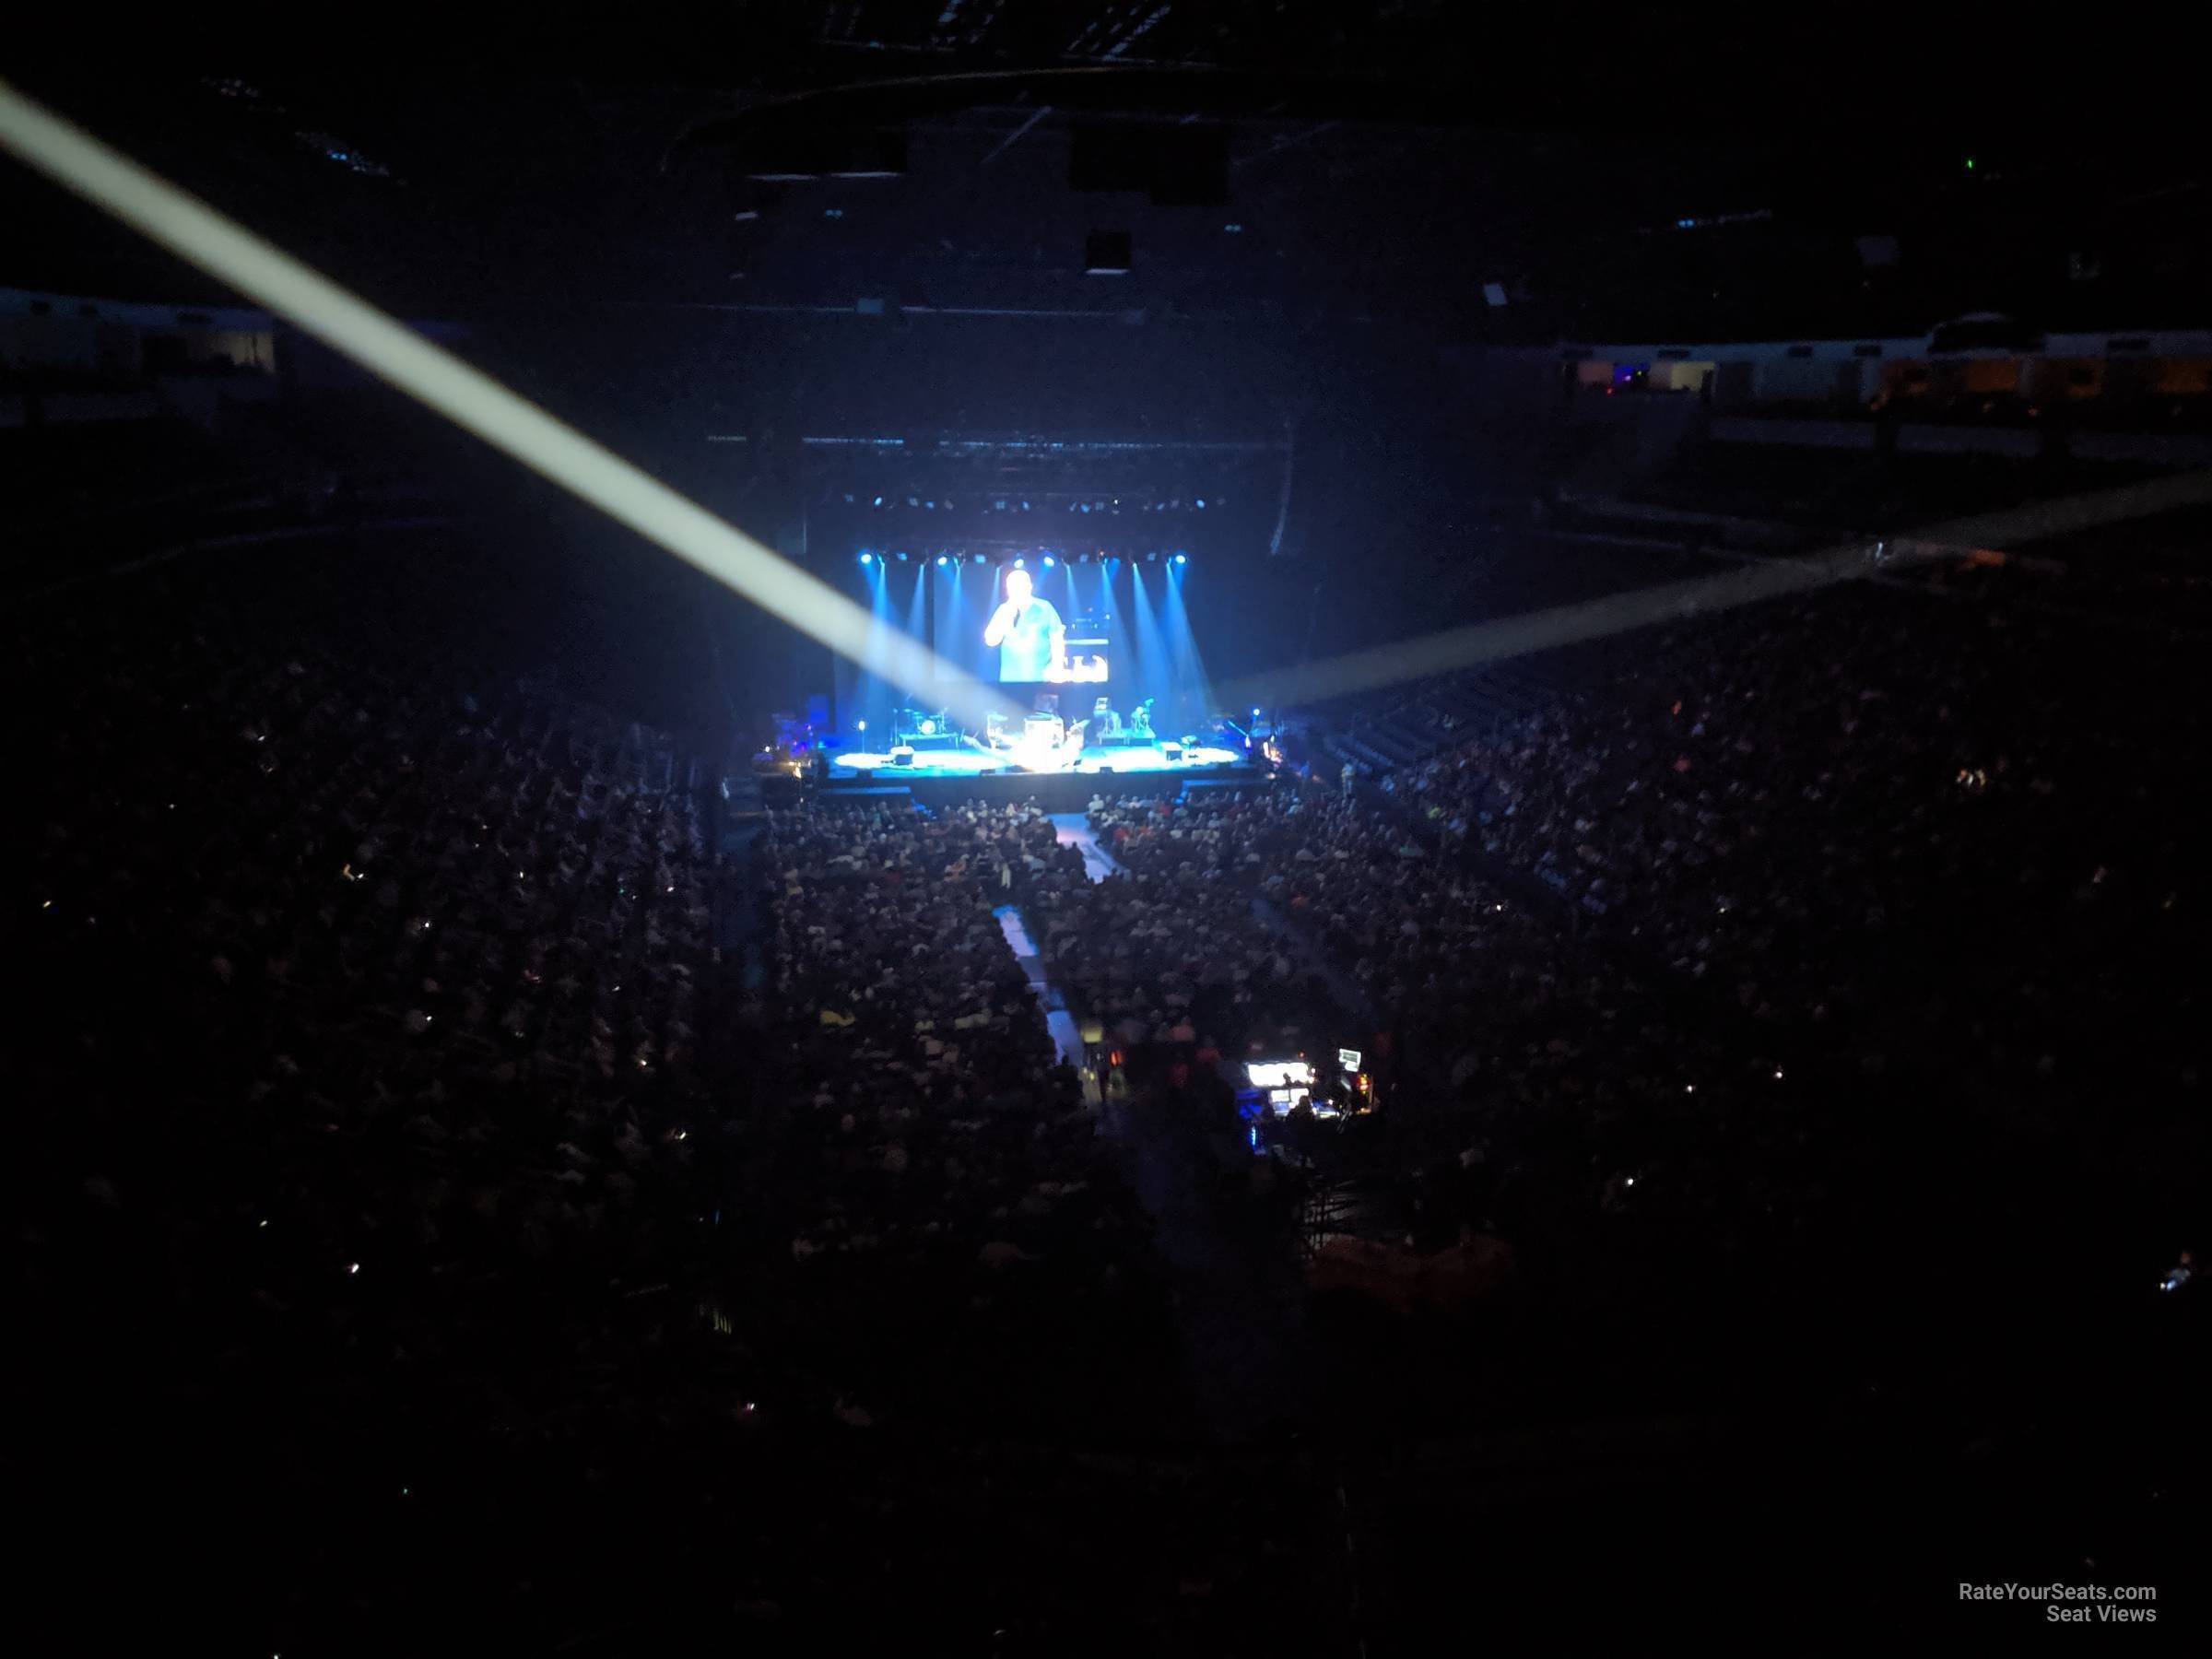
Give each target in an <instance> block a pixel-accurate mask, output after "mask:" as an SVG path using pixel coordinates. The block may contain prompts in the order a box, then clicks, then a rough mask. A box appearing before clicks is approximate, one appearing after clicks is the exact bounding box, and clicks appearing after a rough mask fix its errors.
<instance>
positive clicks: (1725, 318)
mask: <svg viewBox="0 0 2212 1659" xmlns="http://www.w3.org/2000/svg"><path fill="white" fill-rule="evenodd" d="M1885 29H1889V30H1890V31H1889V32H1886V33H1885V32H1882V31H1883V30H1885ZM1966 44H1967V51H1966V55H1965V56H1964V57H1961V56H1960V55H1959V42H1958V41H1951V40H1938V39H1936V38H1935V37H1934V36H1932V35H1930V34H1928V33H1927V31H1926V30H1925V29H1920V30H1918V31H1917V32H1915V31H1904V32H1897V31H1895V30H1894V29H1891V26H1890V25H1888V23H1887V22H1886V21H1885V19H1884V18H1882V17H1881V16H1880V15H1879V14H1876V13H1869V12H1868V11H1867V10H1866V9H1865V8H1861V7H1842V6H1806V7H1798V8H1795V9H1794V10H1793V11H1791V12H1790V14H1789V16H1788V17H1787V18H1776V19H1772V20H1764V19H1759V18H1754V19H1751V20H1749V21H1747V22H1744V23H1740V24H1735V25H1732V27H1731V29H1729V30H1728V31H1727V33H1726V34H1725V35H1721V34H1718V33H1716V32H1715V31H1714V29H1712V27H1711V25H1710V24H1702V25H1701V24H1700V23H1699V22H1697V20H1696V18H1694V16H1693V15H1692V14H1691V13H1689V12H1688V11H1685V10H1668V9H1665V8H1660V9H1655V10H1654V9H1646V10H1645V11H1643V12H1641V13H1639V14H1638V15H1637V16H1636V17H1635V18H1630V19H1629V20H1626V21H1616V20H1610V19H1608V20H1607V21H1606V24H1605V27H1604V29H1603V30H1602V32H1601V33H1600V34H1598V35H1597V36H1595V37H1593V35H1592V32H1591V29H1590V28H1589V25H1588V20H1587V19H1584V18H1573V17H1569V18H1559V17H1552V16H1549V15H1546V16H1544V17H1537V18H1501V17H1500V16H1498V15H1496V13H1495V12H1493V11H1491V10H1489V9H1488V8H1485V10H1484V13H1483V15H1482V16H1481V17H1480V18H1478V19H1477V18H1471V17H1470V8H1467V7H1465V6H1454V5H1448V4H1445V3H1444V0H1397V3H1394V4H1392V3H1385V0H1371V3H1369V4H1364V5H1349V6H1347V5H1343V4H1335V5H1324V4H1320V3H1319V0H1226V3H1222V4H1212V5H1198V4H1180V3H1177V0H842V3H840V4H818V3H785V4H774V3H770V0H752V3H741V4H737V5H734V6H726V7H724V8H722V10H721V11H720V12H718V13H717V14H715V15H714V16H713V18H712V19H711V20H708V21H705V22H701V21H699V20H697V19H687V20H686V21H685V22H684V23H683V24H682V25H681V26H680V28H679V27H677V26H674V25H665V26H656V25H655V24H654V23H653V22H652V21H651V20H647V21H645V22H643V23H641V24H640V25H639V26H638V28H637V29H636V31H635V36H634V38H632V39H629V40H628V41H626V42H625V45H624V49H623V50H620V51H618V52H616V53H612V54H611V55H608V56H603V57H602V59H601V60H600V61H599V62H597V63H594V65H592V67H591V72H590V73H587V74H584V75H582V76H579V75H576V74H572V73H563V74H542V73H525V72H521V71H516V72H513V73H507V72H486V71H484V70H483V69H481V68H469V67H459V66H454V65H455V64H457V63H458V60H457V59H456V60H453V62H452V63H449V64H448V65H446V66H433V67H423V66H420V65H418V66H416V67H414V68H412V69H410V70H409V71H408V72H406V73H405V74H398V75H394V73H392V72H391V71H390V69H389V68H388V66H386V65H375V66H374V67H367V66H359V67H356V66H349V65H336V66H334V65H331V64H330V63H329V61H328V60H327V59H324V61H323V62H322V63H320V64H318V65H316V66H314V67H312V68H311V69H302V68H300V67H298V66H296V65H281V64H277V65H272V64H270V63H267V62H261V61H254V58H253V54H252V53H242V54H240V55H239V56H238V57H237V58H236V59H235V60H234V61H225V62H212V61H211V62H209V63H207V64H205V65H190V66H185V67H168V68H161V69H144V70H137V71H124V72H103V73H101V74H100V75H99V76H93V75H92V74H90V73H89V72H88V71H86V70H85V69H83V68H82V67H81V66H76V65H73V66H66V67H58V68H56V69H55V70H54V71H53V72H52V73H41V72H39V71H37V70H35V69H34V70H32V71H29V72H25V71H18V72H17V73H18V75H19V76H20V77H21V78H22V80H23V81H24V83H25V84H26V85H27V86H28V87H29V89H31V90H32V91H34V92H37V93H39V94H41V95H42V96H44V97H47V98H49V99H50V100H53V102H54V103H56V104H57V105H58V106H59V107H60V108H62V109H63V110H64V111H65V112H69V113H71V114H73V115H75V116H76V117H77V118H78V119H80V120H82V121H84V122H85V123H86V124H88V125H90V126H92V127H94V128H95V129H96V130H98V131H100V133H101V134H102V135H105V136H108V137H110V138H112V139H113V140H115V141H117V142H119V143H121V144H123V145H124V147H128V148H130V149H131V150H132V151H133V152H134V153H135V154H138V155H140V156H142V157H143V158H144V159H147V161H148V162H150V163H151V164H152V165H154V166H156V167H157V168H159V169H160V170H162V171H166V172H168V173H170V174H171V176H173V177H175V178H177V179H178V180H179V181H180V182H183V183H185V184H186V185H187V186H188V187H190V188H192V189H194V190H195V191H197V192H199V193H201V194H205V195H206V196H207V197H208V198H209V199H211V200H213V201H214V202H216V203H217V205H218V206H223V207H226V208H227V209H229V210H230V211H232V212H235V213H237V214H238V215H239V216H240V217H241V218H244V219H246V220H247V221H248V222H249V223H253V224H254V225H256V226H258V227H260V228H262V229H266V230H268V231H269V232H271V233H272V234H275V235H277V237H279V238H280V239H282V240H285V241H288V243H289V244H290V245H293V246H295V247H297V248H299V249H300V252H302V253H304V254H306V255H307V256H308V257H309V258H311V259H312V260H314V261H316V262H317V263H319V264H322V265H325V266H326V267H328V268H330V269H332V270H334V271H335V272H338V273H340V274H342V275H344V276H346V277H347V279H348V280H350V281H353V282H355V283H357V284H358V285H359V286H360V287H361V288H363V289H364V290H365V291H367V292H368V293H369V294H370V295H371V297H373V298H377V299H380V300H383V301H385V302H387V303H389V304H392V305H394V306H396V307H398V308H400V309H403V310H406V311H410V312H434V313H439V314H458V315H461V316H464V317H467V316H471V315H483V314H486V313H487V312H491V311H494V310H498V311H505V312H518V311H528V310H530V309H532V308H549V309H551V310H553V311H556V312H558V311H559V309H560V308H563V307H573V306H577V305H608V306H618V305H633V306H663V307H723V306H727V307H741V308H757V309H762V310H775V309H793V310H802V311H803V310H806V309H809V308H816V309H821V310H826V311H842V312H855V311H857V312H862V313H863V314H878V315H897V314H898V313H900V312H928V311H933V310H940V311H961V310H966V311H976V312H990V311H994V310H1009V311H1019V310H1033V311H1047V312H1050V311H1063V310H1072V311H1078V312H1082V311H1090V312H1112V313H1117V314H1124V315H1130V316H1145V317H1206V316H1210V317H1219V318H1223V319H1226V320H1238V319H1244V320H1263V321H1288V322H1291V323H1295V324H1300V325H1312V324H1317V323H1318V324H1339V323H1356V322H1362V321H1364V322H1368V323H1376V322H1382V321H1387V322H1391V323H1395V324H1412V325H1414V326H1418V327H1424V328H1429V329H1432V330H1434V331H1436V332H1438V333H1439V334H1440V335H1441V337H1444V338H1447V339H1451V340H1465V341H1477V342H1478V341H1482V340H1489V339H1504V340H1526V341H1536V340H1549V339H1553V338H1558V337H1561V336H1569V337H1573V336H1584V337H1587V336H1591V335H1605V334H1607V333H1614V334H1632V335H1677V336H1697V337H1714V336H1716V335H1724V334H1729V333H1735V334H1741V333H1745V332H1749V333H1757V334H1773V333H1785V334H1786V333H1809V332H1830V331H1833V332H1854V331H1861V330H1873V329H1877V328H1879V329H1884V330H1888V329H1894V328H1909V327H1912V326H1915V325H1918V326H1925V325H1926V324H1929V323H1932V322H1935V321H1939V320H1941V318H1942V317H1943V316H1945V315H1947V314H1956V313H1957V312H1961V311H1966V310H1987V309H1998V310H2005V309H2013V310H2021V311H2034V312H2039V321H2044V322H2048V323H2051V324H2058V323H2063V322H2064V321H2065V320H2066V319H2065V316H2062V315H2060V314H2057V312H2056V311H2055V310H2054V309H2053V308H2065V307H2069V306H2070V307H2074V308H2077V309H2082V308H2087V309H2088V310H2091V311H2094V312H2097V313H2098V314H2097V316H2096V318H2095V321H2096V323H2097V324H2099V325H2101V324H2107V323H2112V324H2114V325H2117V324H2118V322H2119V321H2120V320H2122V313H2124V321H2125V322H2126V324H2127V325H2129V326H2148V325H2155V324H2161V323H2171V322H2184V321H2195V320H2200V319H2195V318H2193V317H2183V316H2180V315H2175V314H2171V313H2174V312H2177V311H2182V310H2187V309H2189V308H2190V307H2191V306H2192V305H2193V304H2194V299H2193V297H2194V295H2196V294H2199V293H2201V292H2203V291H2205V286H2204V281H2203V278H2204V277H2205V276H2206V275H2207V273H2206V272H2205V271H2204V269H2203V266H2204V264H2205V261H2206V252H2205V250H2206V243H2207V240H2208V239H2207V237H2206V228H2207V227H2206V218H2207V206H2208V198H2207V194H2206V190H2205V188H2204V182H2203V168H2202V165H2201V163H2202V161H2203V157H2202V155H2201V145H2198V144H2194V143H2187V144H2172V143H2169V142H2167V141H2166V138H2165V137H2164V136H2163V135H2162V130H2161V129H2160V128H2159V125H2158V124H2157V122H2156V119H2155V117H2156V110H2157V100H2147V103H2148V104H2149V105H2150V108H2149V109H2148V110H2147V111H2138V112H2136V113H2137V114H2138V115H2139V116H2144V117H2146V118H2147V122H2138V123H2137V124H2135V125H2131V126H2128V127H2126V128H2125V129H2124V130H2123V129H2121V128H2119V127H2117V126H2114V125H2112V124H2110V123H2105V124H2100V125H2097V126H2095V127H2093V128H2091V129H2089V130H2084V128H2083V127H2082V125H2081V124H2080V123H2079V122H2073V123H2069V122H2067V121H2065V120H2056V119H2053V117H2052V108H2051V105H2050V103H2049V100H2046V99H2043V98H2041V96H2040V95H2038V96H2030V93H2031V92H2032V89H2033V88H2034V87H2035V86H2036V85H2037V84H2038V83H2037V80H2036V78H2035V73H2036V72H2035V70H2034V69H2033V68H2032V67H2031V65H2042V66H2043V68H2044V70H2045V72H2047V68H2048V54H2047V53H2045V52H2044V50H2043V48H2042V45H2041V44H2040V43H2038V42H2036V41H2031V40H2028V39H2025V38H2013V39H2007V40H2005V41H1967V43H1966ZM1954 82H1957V83H1959V85H1961V86H1962V87H1964V88H1966V90H1967V93H1968V95H1964V96H1949V95H1944V96H1936V95H1934V94H1932V93H1931V92H1930V91H1929V88H1943V87H1946V86H1948V85H1951V84H1952V83H1954ZM1973 85H1986V86H1994V87H2000V88H2003V87H2010V88H2016V89H2017V94H2018V95H2007V96H2004V97H1996V98H1990V97H1978V96H1973V95H1971V86H1973ZM1148 157H1149V158H1151V159H1150V160H1147V158H1148ZM1163 157H1164V158H1165V160H1164V162H1163V161H1161V160H1160V158H1163ZM1148 167H1150V168H1151V169H1152V175H1157V174H1159V172H1160V171H1163V169H1164V171H1166V172H1168V173H1170V174H1177V175H1180V176H1183V177H1185V178H1186V180H1187V179H1190V178H1195V179H1196V180H1197V181H1198V182H1197V183H1196V185H1195V186H1194V187H1190V188H1185V189H1183V190H1182V191H1181V192H1180V193H1178V192H1177V191H1174V190H1169V191H1165V192H1163V191H1162V190H1160V189H1159V188H1157V187H1156V185H1155V184H1154V183H1153V182H1148V179H1149V178H1150V177H1151V176H1152V175H1148V174H1147V168H1148ZM866 172H876V173H878V174H880V175H882V176H877V177H854V176H844V177H840V176H836V175H838V174H840V173H844V174H853V173H866ZM0 210H4V211H6V212H8V213H9V215H10V219H11V223H13V224H14V225H16V226H18V228H19V229H20V233H19V234H18V235H16V236H14V237H12V238H11V239H10V245H9V247H8V249H7V250H6V253H4V254H0V282H7V283H10V284H13V285H16V286H22V287H35V288H55V289H60V290H63V291H75V292H89V293H101V294H112V295H116V296H117V297H128V298H172V297H173V298H179V299H207V300H213V299H216V298H218V297H219V296H218V295H217V294H215V293H213V292H209V291H207V285H206V282H205V281H204V279H202V278H200V277H197V276H196V275H194V273H191V272H189V271H186V270H183V269H182V268H181V267H179V266H177V265H174V264H173V263H172V262H170V261H168V260H166V259H165V258H163V257H161V256H159V255H155V254H153V253H150V252H148V251H147V250H145V249H144V248H142V247H138V246H136V245H135V244H134V243H133V242H132V241H131V239H130V238H129V237H128V236H126V235H125V234H124V233H123V232H121V231H120V230H118V229H115V228H114V227H112V226H111V225H109V224H107V223H106V222H105V221H102V220H100V219H99V218H97V216H94V215H92V214H91V213H90V212H89V210H86V209H82V208H78V207H76V206H74V205H72V204H70V203H67V202H65V201H63V200H61V199H60V198H59V197H58V196H57V195H56V194H54V193H53V192H52V191H51V190H50V189H49V188H48V187H46V186H44V185H43V184H41V183H39V182H35V181H31V180H29V179H27V178H25V177H23V176H21V175H20V174H18V173H16V172H15V171H13V170H9V171H7V172H6V174H5V175H4V176H0ZM1100 233H1105V234H1107V235H1108V236H1109V237H1113V236H1122V235H1125V236H1127V237H1128V239H1129V241H1128V245H1127V259H1126V264H1127V266H1128V269H1127V271H1126V273H1125V274H1121V275H1114V276H1110V277H1109V276H1093V275H1090V274H1089V273H1090V268H1091V267H1093V266H1095V265H1098V263H1099V255H1098V247H1099V245H1100V244H1096V243H1094V242H1093V241H1092V238H1093V237H1094V236H1096V235H1098V234H1100ZM1883 237H1887V238H1890V239H1892V240H1893V241H1895V243H1896V244H1897V246H1898V247H1899V248H1900V250H1901V253H1902V262H1901V263H1902V270H1901V272H1900V268H1899V267H1898V266H1896V265H1889V264H1887V263H1885V262H1883V261H1882V260H1881V258H1880V257H1879V256H1878V255H1877V257H1875V258H1874V259H1873V260H1872V261H1870V260H1869V257H1868V252H1867V251H1868V247H1869V246H1870V245H1873V246H1877V247H1878V245H1879V244H1869V243H1867V242H1865V241H1863V240H1862V239H1866V238H1883ZM1105 245H1106V246H1107V248H1108V252H1109V253H1112V250H1113V248H1115V247H1117V246H1118V245H1119V244H1117V243H1112V242H1111V241H1110V242H1109V243H1107V244H1105ZM2085 262H2086V263H2085ZM2085 269H2086V270H2088V271H2091V272H2093V273H2094V276H2093V277H2091V278H2089V279H2088V281H2087V283H2086V285H2085V283H2084V280H2083V279H2082V278H2081V277H2080V276H2079V273H2081V272H2082V271H2084V270H2085ZM1500 298H1502V299H1503V300H1504V301H1505V303H1503V304H1499V303H1498V302H1497V301H1498V300H1499V299H1500Z"/></svg>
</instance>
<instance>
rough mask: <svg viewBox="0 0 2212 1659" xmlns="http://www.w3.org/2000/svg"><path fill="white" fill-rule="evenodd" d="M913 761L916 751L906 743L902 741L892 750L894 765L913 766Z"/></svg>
mask: <svg viewBox="0 0 2212 1659" xmlns="http://www.w3.org/2000/svg"><path fill="white" fill-rule="evenodd" d="M913 763H914V751H913V750H912V749H911V748H909V747H907V746H906V745H905V744H903V743H901V744H900V745H899V746H898V747H896V748H894V749H893V750H891V764H892V765H893V766H912V764H913Z"/></svg>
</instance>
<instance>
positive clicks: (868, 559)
mask: <svg viewBox="0 0 2212 1659" xmlns="http://www.w3.org/2000/svg"><path fill="white" fill-rule="evenodd" d="M860 562H861V563H862V564H874V563H875V562H876V555H875V554H873V553H863V554H862V555H861V556H860Z"/></svg>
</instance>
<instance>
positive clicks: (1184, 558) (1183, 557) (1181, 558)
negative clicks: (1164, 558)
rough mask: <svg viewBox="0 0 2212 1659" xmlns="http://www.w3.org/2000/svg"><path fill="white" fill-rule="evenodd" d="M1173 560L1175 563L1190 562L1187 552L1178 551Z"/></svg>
mask: <svg viewBox="0 0 2212 1659" xmlns="http://www.w3.org/2000/svg"><path fill="white" fill-rule="evenodd" d="M1175 562H1176V563H1177V564H1189V563H1190V562H1191V556H1190V555H1189V554H1188V553H1178V554H1176V555H1175Z"/></svg>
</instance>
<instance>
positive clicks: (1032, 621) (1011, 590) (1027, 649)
mask: <svg viewBox="0 0 2212 1659" xmlns="http://www.w3.org/2000/svg"><path fill="white" fill-rule="evenodd" d="M983 643H984V645H986V646H992V645H995V646H997V647H998V677H999V679H1000V681H1001V682H1002V683H1006V682H1012V683H1020V682H1023V681H1030V680H1041V679H1047V678H1050V677H1053V675H1054V673H1055V672H1057V673H1058V674H1061V675H1065V673H1066V672H1067V628H1066V626H1065V624H1064V623H1063V622H1062V621H1061V620H1060V613H1059V612H1058V611H1056V610H1054V609H1053V604H1052V601H1051V600H1049V599H1040V598H1038V597H1037V595H1036V584H1035V583H1034V582H1031V581H1030V573H1029V572H1028V571H1023V570H1012V571H1007V572H1006V603H1005V604H1004V605H1002V606H999V607H998V613H997V615H995V616H994V617H993V618H991V625H990V626H989V627H988V628H986V629H983Z"/></svg>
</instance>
